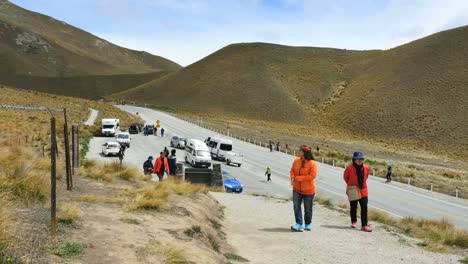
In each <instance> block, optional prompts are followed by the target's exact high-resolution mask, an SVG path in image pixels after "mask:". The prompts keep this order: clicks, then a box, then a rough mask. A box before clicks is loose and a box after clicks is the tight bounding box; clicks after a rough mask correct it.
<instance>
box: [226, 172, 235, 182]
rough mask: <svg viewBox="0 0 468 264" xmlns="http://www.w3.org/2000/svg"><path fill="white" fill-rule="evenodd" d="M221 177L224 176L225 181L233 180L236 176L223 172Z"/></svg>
mask: <svg viewBox="0 0 468 264" xmlns="http://www.w3.org/2000/svg"><path fill="white" fill-rule="evenodd" d="M223 178H224V180H225V181H235V180H236V178H234V176H232V175H231V174H229V173H224V174H223Z"/></svg>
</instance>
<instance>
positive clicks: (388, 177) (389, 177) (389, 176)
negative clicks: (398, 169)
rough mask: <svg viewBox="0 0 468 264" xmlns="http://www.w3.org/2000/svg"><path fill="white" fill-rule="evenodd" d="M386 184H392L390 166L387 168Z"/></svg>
mask: <svg viewBox="0 0 468 264" xmlns="http://www.w3.org/2000/svg"><path fill="white" fill-rule="evenodd" d="M387 182H392V165H389V166H388V168H387Z"/></svg>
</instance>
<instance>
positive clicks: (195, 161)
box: [184, 139, 211, 168]
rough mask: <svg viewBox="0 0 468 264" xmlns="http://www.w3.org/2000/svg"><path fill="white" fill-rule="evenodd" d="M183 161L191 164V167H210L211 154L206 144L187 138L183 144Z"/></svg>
mask: <svg viewBox="0 0 468 264" xmlns="http://www.w3.org/2000/svg"><path fill="white" fill-rule="evenodd" d="M184 156H185V162H187V163H189V164H191V165H192V167H207V168H208V167H210V166H211V156H210V151H209V150H208V147H207V146H206V144H205V143H204V142H203V141H201V140H197V139H189V140H187V145H186V146H185V155H184Z"/></svg>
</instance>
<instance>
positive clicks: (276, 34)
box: [10, 0, 468, 66]
mask: <svg viewBox="0 0 468 264" xmlns="http://www.w3.org/2000/svg"><path fill="white" fill-rule="evenodd" d="M10 1H11V2H12V3H14V4H17V5H19V6H21V7H23V8H26V9H29V10H32V11H36V12H40V13H43V14H46V15H49V16H52V17H54V18H56V19H59V20H63V21H65V22H67V23H69V24H71V25H73V26H76V27H79V28H81V29H83V30H86V31H89V32H91V33H93V34H95V35H97V36H99V37H102V38H104V39H106V40H109V41H111V42H113V43H115V44H118V45H121V46H124V47H127V48H131V49H136V50H145V51H148V52H150V53H153V54H156V55H160V56H163V57H166V58H168V59H171V60H173V61H175V62H177V63H179V64H181V65H183V66H185V65H188V64H191V63H193V62H195V61H197V60H199V59H201V58H203V57H205V56H207V55H209V54H210V53H212V52H214V51H216V50H218V49H220V48H222V47H224V46H226V45H229V44H231V43H238V42H270V43H278V44H284V45H293V46H313V47H334V48H345V49H358V50H363V49H388V48H392V47H395V46H398V45H401V44H404V43H407V42H410V41H412V40H415V39H418V38H421V37H424V36H427V35H430V34H432V33H435V32H438V31H441V30H445V29H450V28H454V27H459V26H464V25H468V0H322V1H319V0H66V1H64V0H10Z"/></svg>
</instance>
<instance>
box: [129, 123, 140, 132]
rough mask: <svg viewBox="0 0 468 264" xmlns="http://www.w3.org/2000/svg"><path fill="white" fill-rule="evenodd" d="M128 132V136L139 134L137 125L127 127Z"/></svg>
mask: <svg viewBox="0 0 468 264" xmlns="http://www.w3.org/2000/svg"><path fill="white" fill-rule="evenodd" d="M128 132H129V133H130V134H138V132H139V129H138V124H131V125H130V126H129V127H128Z"/></svg>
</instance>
